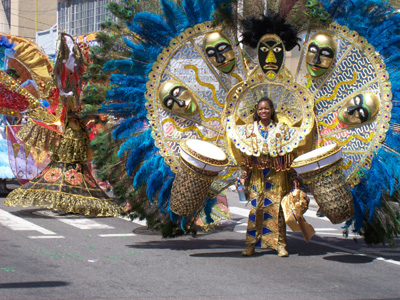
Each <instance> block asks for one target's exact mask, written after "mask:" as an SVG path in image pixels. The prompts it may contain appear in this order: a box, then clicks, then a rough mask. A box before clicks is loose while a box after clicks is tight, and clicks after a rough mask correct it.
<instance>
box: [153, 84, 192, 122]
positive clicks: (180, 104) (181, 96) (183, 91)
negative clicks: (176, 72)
mask: <svg viewBox="0 0 400 300" xmlns="http://www.w3.org/2000/svg"><path fill="white" fill-rule="evenodd" d="M159 98H160V101H161V103H162V105H163V106H164V107H165V108H166V109H168V110H170V111H172V112H173V113H175V114H178V115H193V114H196V113H197V111H198V109H199V105H198V103H197V101H196V99H195V98H194V97H193V95H192V93H191V92H190V91H189V90H188V89H187V88H185V87H184V86H182V85H180V84H179V83H177V82H174V81H169V80H168V81H165V82H164V83H163V84H162V85H161V86H160V89H159Z"/></svg>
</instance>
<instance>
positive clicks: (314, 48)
mask: <svg viewBox="0 0 400 300" xmlns="http://www.w3.org/2000/svg"><path fill="white" fill-rule="evenodd" d="M335 54H336V42H335V40H334V39H333V38H332V37H331V36H329V35H328V34H325V33H322V32H319V33H316V34H314V35H313V36H312V37H311V39H310V42H309V43H308V47H307V54H306V62H307V70H308V72H309V73H310V75H311V76H313V77H319V76H322V75H323V74H325V73H326V71H328V69H329V68H330V67H331V66H332V64H333V61H334V59H335Z"/></svg>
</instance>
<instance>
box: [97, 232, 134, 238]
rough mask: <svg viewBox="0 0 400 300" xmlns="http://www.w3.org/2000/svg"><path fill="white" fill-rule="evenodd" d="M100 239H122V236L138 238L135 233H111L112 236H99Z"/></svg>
mask: <svg viewBox="0 0 400 300" xmlns="http://www.w3.org/2000/svg"><path fill="white" fill-rule="evenodd" d="M99 236H100V237H122V236H136V234H134V233H110V234H99Z"/></svg>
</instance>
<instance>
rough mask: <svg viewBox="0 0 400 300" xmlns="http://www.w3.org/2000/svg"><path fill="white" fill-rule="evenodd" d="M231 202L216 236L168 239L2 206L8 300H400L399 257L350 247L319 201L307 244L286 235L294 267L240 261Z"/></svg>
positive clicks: (272, 258)
mask: <svg viewBox="0 0 400 300" xmlns="http://www.w3.org/2000/svg"><path fill="white" fill-rule="evenodd" d="M228 199H229V206H230V212H231V219H230V220H225V221H223V222H222V223H221V224H220V225H219V226H218V228H216V229H215V230H213V231H210V232H207V233H203V232H199V234H197V236H196V237H192V236H184V237H180V238H175V239H163V238H161V236H160V235H159V234H158V233H156V232H152V231H149V230H147V229H146V228H145V227H144V226H143V224H142V223H141V222H130V221H128V220H126V219H122V218H87V217H83V216H79V215H59V214H57V213H54V212H52V211H49V210H45V209H38V208H23V207H6V206H4V198H3V199H1V200H0V228H1V236H0V241H1V243H0V274H1V277H0V299H3V300H8V299H16V300H17V299H18V300H23V299H35V300H36V299H37V300H39V299H51V300H56V299H400V287H399V282H400V279H399V278H400V276H399V275H400V251H399V248H397V249H396V248H395V249H393V248H390V247H385V246H382V245H376V246H367V245H365V243H364V241H363V240H362V239H361V238H359V237H358V238H357V237H355V236H349V237H348V238H345V237H343V235H342V229H341V225H340V224H339V225H333V224H331V223H330V222H329V220H328V219H326V218H317V217H316V216H315V212H316V210H317V206H316V204H315V203H314V202H313V201H312V202H311V205H310V208H309V210H308V211H307V213H306V217H307V221H308V222H309V223H311V224H312V225H313V226H314V228H315V230H316V232H317V234H316V235H315V236H314V237H313V238H312V239H311V241H310V242H309V243H306V242H305V241H304V239H303V237H302V235H301V233H298V232H296V233H293V232H288V247H287V249H288V251H289V253H290V256H289V257H287V258H281V257H278V256H277V255H276V252H275V251H273V250H268V249H263V250H257V251H256V254H255V255H254V256H252V257H242V256H241V251H242V249H243V247H244V237H245V233H244V232H245V229H246V222H247V214H248V210H249V208H248V207H247V206H246V205H245V204H243V203H240V202H239V201H238V199H237V194H236V193H234V192H229V193H228ZM354 238H356V241H354ZM398 245H400V240H399V241H398Z"/></svg>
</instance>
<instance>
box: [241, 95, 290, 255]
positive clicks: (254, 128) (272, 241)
mask: <svg viewBox="0 0 400 300" xmlns="http://www.w3.org/2000/svg"><path fill="white" fill-rule="evenodd" d="M253 119H254V122H253V123H252V124H248V125H247V135H248V137H249V138H254V137H256V136H258V137H261V138H262V139H263V140H264V141H267V139H268V137H269V136H273V135H277V134H279V133H277V132H278V131H280V130H281V129H282V128H284V129H287V128H288V127H287V125H284V124H280V123H278V122H277V121H276V118H275V111H274V105H273V102H272V101H271V100H270V99H269V98H267V97H263V98H261V99H260V100H259V101H258V102H257V105H256V111H255V112H254V115H253ZM246 165H247V166H246V168H245V170H244V172H243V173H244V174H243V175H244V176H242V178H241V179H242V180H244V179H245V178H246V181H247V182H248V184H246V185H247V186H248V187H249V189H250V191H249V192H250V202H251V209H250V213H249V220H248V224H247V232H246V247H245V249H244V251H243V252H242V255H243V256H251V255H254V253H255V247H261V248H271V249H275V250H276V251H277V252H278V255H279V256H281V257H286V256H288V255H289V253H288V252H287V250H286V224H285V220H284V216H283V211H282V207H281V200H282V198H283V197H284V196H285V195H286V194H287V193H288V192H289V191H290V188H291V186H290V181H289V179H290V176H289V173H290V172H289V171H288V170H287V168H285V167H282V165H279V166H274V165H273V164H272V161H268V158H266V159H265V157H264V159H263V158H260V157H248V159H247V163H246ZM247 174H248V176H247ZM293 179H294V178H293ZM293 182H294V185H295V186H294V188H298V182H297V180H295V179H294V180H293Z"/></svg>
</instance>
